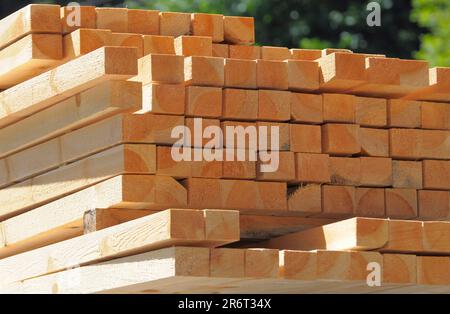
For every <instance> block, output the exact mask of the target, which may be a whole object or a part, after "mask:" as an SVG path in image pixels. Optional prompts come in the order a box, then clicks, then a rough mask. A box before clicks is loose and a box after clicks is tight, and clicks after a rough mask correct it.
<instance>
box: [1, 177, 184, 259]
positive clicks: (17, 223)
mask: <svg viewBox="0 0 450 314" xmlns="http://www.w3.org/2000/svg"><path fill="white" fill-rule="evenodd" d="M186 205H187V197H186V190H185V189H184V188H183V187H182V186H181V185H180V184H179V183H178V182H177V181H175V180H174V179H172V178H170V177H159V176H147V175H146V176H139V175H124V176H117V177H114V178H112V179H109V180H106V181H103V182H101V183H98V184H96V185H93V186H91V187H89V188H86V189H84V190H81V191H79V192H75V193H73V194H70V195H67V196H64V197H62V198H60V199H58V200H56V201H53V202H51V203H48V204H46V205H43V206H39V207H37V208H35V209H33V210H31V211H28V212H26V213H23V214H21V215H18V216H15V217H12V218H9V219H7V220H4V221H3V222H2V223H0V229H2V230H3V233H2V235H3V242H0V257H6V256H11V255H15V254H18V253H21V252H24V251H27V250H29V249H31V248H38V247H42V246H45V245H49V244H52V243H56V242H59V241H64V240H66V239H68V238H72V237H75V236H79V235H82V234H83V230H84V227H83V215H84V213H85V212H87V211H89V210H92V209H93V208H108V207H115V208H119V209H124V208H126V209H127V210H131V211H132V212H133V210H136V209H145V208H150V209H151V210H152V211H156V210H162V209H166V208H184V207H186ZM62 209H64V210H62ZM124 212H125V211H124ZM151 213H153V212H149V213H148V214H151ZM140 217H142V216H134V219H136V218H140ZM36 222H41V223H36ZM122 222H125V221H122ZM86 228H89V227H86Z"/></svg>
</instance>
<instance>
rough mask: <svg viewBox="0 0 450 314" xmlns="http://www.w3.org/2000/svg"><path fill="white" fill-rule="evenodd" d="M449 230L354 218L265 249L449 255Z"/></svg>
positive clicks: (435, 225) (446, 224) (440, 226)
mask: <svg viewBox="0 0 450 314" xmlns="http://www.w3.org/2000/svg"><path fill="white" fill-rule="evenodd" d="M449 228H450V223H449V222H425V223H424V222H419V221H402V220H386V219H373V218H352V219H349V220H345V221H340V222H336V223H332V224H329V225H325V226H321V227H316V228H311V229H307V230H303V231H300V232H296V233H291V234H288V235H285V236H281V237H278V238H273V239H271V240H268V241H266V242H264V243H262V247H269V248H274V249H286V250H305V251H313V250H338V251H341V250H346V251H347V250H354V251H378V252H382V253H400V254H414V255H415V254H420V255H450V246H449V242H448V230H449Z"/></svg>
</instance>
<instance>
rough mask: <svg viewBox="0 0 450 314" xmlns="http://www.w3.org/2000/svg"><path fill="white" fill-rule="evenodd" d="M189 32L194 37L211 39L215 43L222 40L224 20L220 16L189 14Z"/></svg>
mask: <svg viewBox="0 0 450 314" xmlns="http://www.w3.org/2000/svg"><path fill="white" fill-rule="evenodd" d="M191 30H192V35H194V36H207V37H211V38H212V41H213V42H215V43H221V42H223V40H224V19H223V15H221V14H205V13H192V14H191Z"/></svg>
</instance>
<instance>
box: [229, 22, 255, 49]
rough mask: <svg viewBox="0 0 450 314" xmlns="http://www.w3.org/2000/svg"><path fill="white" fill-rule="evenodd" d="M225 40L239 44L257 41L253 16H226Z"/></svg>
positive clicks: (251, 43) (250, 43)
mask: <svg viewBox="0 0 450 314" xmlns="http://www.w3.org/2000/svg"><path fill="white" fill-rule="evenodd" d="M223 29H224V39H225V42H227V43H229V44H237V45H253V44H254V43H255V21H254V19H253V18H252V17H240V16H225V17H224V18H223Z"/></svg>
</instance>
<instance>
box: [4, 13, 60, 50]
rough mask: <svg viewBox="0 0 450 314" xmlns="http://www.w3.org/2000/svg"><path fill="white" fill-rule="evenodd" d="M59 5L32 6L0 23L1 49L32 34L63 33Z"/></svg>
mask: <svg viewBox="0 0 450 314" xmlns="http://www.w3.org/2000/svg"><path fill="white" fill-rule="evenodd" d="M59 10H60V6H59V5H48V4H30V5H28V6H26V7H24V8H22V9H21V10H19V11H17V12H14V13H12V14H10V15H8V16H7V17H5V18H4V19H2V20H1V21H0V49H3V48H4V47H6V46H8V45H10V44H11V43H13V42H14V41H16V40H18V39H20V38H22V37H24V36H26V35H28V34H32V33H50V34H59V33H61V23H60V20H59V19H60V17H59Z"/></svg>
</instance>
